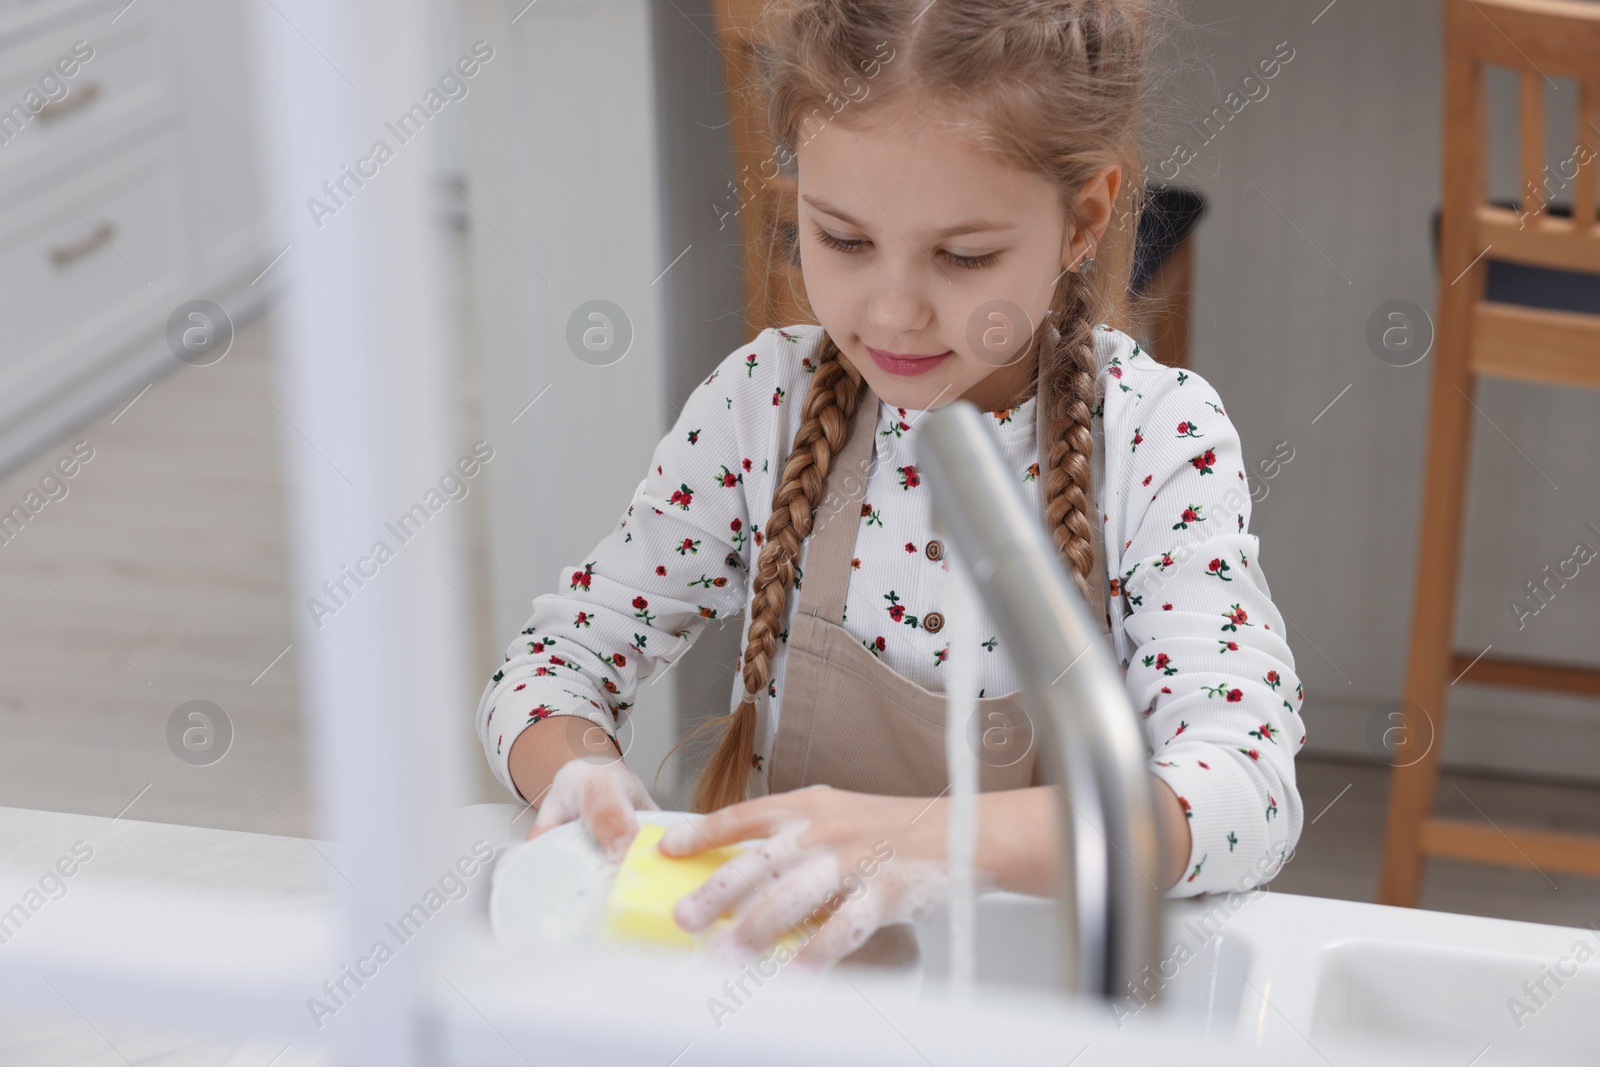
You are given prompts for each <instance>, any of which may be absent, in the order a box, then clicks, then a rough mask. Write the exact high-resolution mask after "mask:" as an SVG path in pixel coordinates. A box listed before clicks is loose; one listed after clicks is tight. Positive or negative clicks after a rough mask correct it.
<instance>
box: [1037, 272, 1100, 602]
mask: <svg viewBox="0 0 1600 1067" xmlns="http://www.w3.org/2000/svg"><path fill="white" fill-rule="evenodd" d="M1065 285H1066V298H1065V300H1064V304H1065V307H1064V308H1063V313H1062V315H1061V316H1060V319H1061V322H1062V326H1063V330H1062V332H1061V333H1060V335H1059V338H1060V339H1059V343H1058V345H1057V346H1056V351H1055V352H1054V354H1053V358H1052V359H1050V360H1048V361H1046V363H1045V364H1044V368H1043V370H1044V371H1045V373H1043V374H1041V378H1042V379H1044V380H1045V381H1047V382H1048V383H1049V384H1050V385H1051V386H1054V388H1048V389H1047V390H1046V395H1044V396H1041V397H1040V400H1039V408H1038V411H1037V412H1036V417H1037V418H1039V419H1048V420H1049V421H1048V422H1047V423H1045V426H1046V437H1045V439H1046V441H1047V442H1048V447H1049V450H1050V455H1049V463H1048V471H1049V476H1048V479H1047V480H1046V482H1045V508H1044V516H1045V528H1046V529H1047V530H1049V531H1050V536H1051V537H1052V539H1054V541H1055V545H1056V550H1057V551H1058V552H1060V553H1061V554H1062V555H1063V556H1064V557H1065V558H1066V560H1067V562H1068V563H1069V564H1070V565H1071V567H1072V573H1073V577H1074V578H1075V579H1076V581H1077V584H1078V591H1079V592H1080V593H1081V594H1082V595H1083V598H1084V601H1085V603H1087V604H1089V605H1091V606H1092V605H1093V604H1094V603H1095V598H1094V597H1093V596H1092V595H1091V594H1090V589H1091V586H1090V584H1089V583H1090V582H1092V581H1096V578H1095V571H1096V561H1095V558H1094V556H1095V553H1094V541H1093V536H1094V528H1093V526H1092V525H1091V523H1092V521H1093V520H1092V519H1091V517H1090V514H1091V511H1092V505H1091V502H1090V500H1089V493H1090V491H1091V484H1092V483H1091V481H1090V466H1089V465H1090V463H1091V462H1092V461H1093V459H1094V436H1093V434H1092V433H1091V432H1090V429H1089V426H1090V418H1091V412H1090V404H1091V403H1092V402H1093V401H1094V385H1095V373H1096V369H1097V368H1096V362H1095V348H1094V326H1093V324H1092V322H1091V315H1090V307H1089V293H1088V285H1087V282H1086V280H1085V279H1084V276H1083V274H1082V272H1080V271H1069V272H1068V273H1067V275H1066V280H1065ZM1044 332H1045V333H1046V334H1050V333H1051V332H1052V331H1050V330H1048V329H1047V330H1045V331H1044ZM1040 358H1041V359H1044V353H1042V352H1041V354H1040Z"/></svg>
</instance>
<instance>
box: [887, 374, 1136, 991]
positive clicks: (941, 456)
mask: <svg viewBox="0 0 1600 1067" xmlns="http://www.w3.org/2000/svg"><path fill="white" fill-rule="evenodd" d="M986 423H987V420H986V419H984V417H983V415H982V414H981V413H980V412H979V411H978V409H977V408H976V407H974V406H973V405H972V404H970V403H968V402H967V401H964V400H958V401H954V402H952V403H950V404H947V405H945V406H944V407H942V408H938V409H936V410H933V411H930V412H928V413H927V414H926V415H924V416H923V422H922V426H921V429H920V431H919V434H918V442H919V443H918V460H919V461H920V462H921V464H923V465H924V466H925V467H926V468H927V472H928V485H929V490H930V492H931V493H932V494H933V496H932V503H933V521H934V524H935V527H936V528H937V529H938V530H939V532H940V533H941V535H946V534H947V535H948V537H949V538H950V539H951V540H953V541H954V543H955V546H956V550H957V551H956V555H957V557H958V565H960V566H963V567H966V568H967V570H968V573H969V574H970V575H971V578H972V583H973V586H974V588H976V590H977V592H978V596H979V597H980V598H982V601H983V603H984V606H985V608H986V610H987V611H988V613H989V615H990V616H991V617H992V618H993V619H994V623H995V625H996V627H998V628H999V631H1000V636H1001V641H1002V647H1003V648H1004V649H1005V650H1006V652H1007V654H1008V655H1009V656H1010V657H1011V663H1012V665H1013V666H1015V667H1016V669H1017V673H1018V674H1020V675H1021V676H1022V680H1023V693H1022V697H1023V700H1022V703H1023V706H1024V708H1025V710H1026V712H1027V714H1028V715H1029V717H1030V718H1032V719H1033V723H1034V726H1035V729H1034V731H1033V736H1034V738H1036V739H1037V741H1038V744H1039V746H1040V749H1039V752H1038V755H1037V757H1036V758H1038V759H1040V760H1042V761H1043V763H1042V765H1041V768H1040V769H1041V772H1042V774H1041V776H1040V778H1041V780H1042V781H1045V782H1049V783H1051V784H1053V785H1055V786H1056V792H1057V794H1058V795H1059V796H1060V798H1061V804H1060V812H1061V818H1060V826H1061V834H1062V842H1061V866H1060V884H1061V906H1062V923H1061V984H1062V989H1063V990H1064V991H1065V992H1067V993H1069V994H1074V995H1079V996H1088V997H1099V998H1103V999H1106V1000H1110V999H1112V998H1114V997H1119V996H1122V995H1124V994H1125V993H1126V990H1127V988H1128V986H1129V983H1134V985H1135V986H1138V985H1140V984H1141V975H1142V974H1143V973H1144V972H1145V971H1146V968H1149V969H1151V970H1154V969H1155V968H1156V967H1157V965H1158V962H1159V944H1160V937H1161V918H1162V913H1161V891H1160V890H1159V889H1158V888H1157V887H1156V883H1155V880H1156V879H1157V878H1158V877H1159V872H1160V869H1161V867H1160V862H1159V856H1160V847H1159V834H1160V828H1159V826H1158V825H1157V822H1156V807H1155V800H1156V795H1155V790H1154V783H1153V782H1152V781H1151V774H1150V771H1149V769H1148V768H1147V767H1146V765H1145V759H1146V749H1145V739H1144V733H1143V730H1142V729H1141V728H1140V725H1139V718H1138V715H1137V714H1136V713H1135V711H1134V709H1133V704H1132V702H1131V701H1130V700H1129V699H1128V692H1127V689H1126V688H1125V686H1124V684H1123V680H1122V675H1121V672H1120V671H1119V670H1118V668H1117V664H1116V661H1115V658H1114V656H1113V655H1112V653H1111V650H1110V649H1108V648H1107V646H1106V644H1105V642H1104V641H1103V640H1102V639H1101V633H1100V630H1099V629H1098V628H1097V627H1095V626H1094V625H1093V624H1092V623H1091V621H1090V616H1089V612H1088V610H1087V609H1086V608H1085V606H1084V603H1083V598H1082V597H1081V596H1079V594H1078V591H1077V588H1076V587H1075V586H1074V585H1073V584H1072V583H1071V582H1070V580H1069V578H1068V576H1067V572H1066V568H1065V566H1064V564H1063V562H1062V560H1061V557H1060V555H1059V554H1058V553H1057V551H1056V549H1055V546H1054V544H1053V543H1052V541H1051V540H1050V538H1049V536H1048V535H1047V533H1046V532H1045V530H1044V527H1043V524H1042V523H1041V522H1040V520H1039V517H1038V515H1037V514H1035V513H1034V511H1033V509H1032V508H1030V507H1029V506H1028V504H1027V503H1026V501H1025V500H1024V498H1023V496H1022V494H1021V492H1020V491H1019V490H1018V489H1017V487H1016V485H1015V481H1014V478H1015V475H1014V474H1013V473H1012V472H1011V471H1010V469H1009V468H1008V467H1007V465H1006V463H1005V461H1004V460H1003V458H1002V456H1001V454H1000V450H999V446H998V445H997V444H996V443H995V440H994V438H993V437H992V436H991V434H990V432H989V429H988V427H987V425H986Z"/></svg>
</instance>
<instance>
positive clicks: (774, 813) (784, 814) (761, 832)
mask: <svg viewBox="0 0 1600 1067" xmlns="http://www.w3.org/2000/svg"><path fill="white" fill-rule="evenodd" d="M774 800H775V798H773V797H757V798H756V799H754V800H745V801H741V802H740V803H738V804H730V805H728V806H727V807H725V808H720V809H718V810H717V811H714V812H712V813H711V814H710V815H707V816H706V817H705V818H704V819H701V820H698V821H685V822H683V823H680V824H678V825H676V826H672V827H669V828H668V829H667V832H666V833H664V834H662V835H661V845H660V848H661V851H662V852H664V853H666V854H667V855H668V856H692V855H694V854H695V853H697V852H703V851H705V850H706V849H708V848H711V847H712V846H714V845H731V844H733V843H734V842H736V841H748V840H750V839H751V838H756V837H769V836H771V835H772V833H773V832H774V831H775V830H776V828H777V826H778V823H779V822H780V821H781V820H784V819H788V818H792V817H793V815H794V813H793V812H792V811H790V810H789V809H787V808H786V807H784V806H783V805H782V803H781V802H778V803H775V802H774Z"/></svg>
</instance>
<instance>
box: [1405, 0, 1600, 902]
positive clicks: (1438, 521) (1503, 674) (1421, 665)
mask: <svg viewBox="0 0 1600 1067" xmlns="http://www.w3.org/2000/svg"><path fill="white" fill-rule="evenodd" d="M1444 51H1445V82H1444V190H1443V206H1442V209H1441V213H1440V227H1439V229H1440V233H1439V292H1438V305H1437V315H1436V317H1437V320H1438V321H1437V323H1436V324H1435V331H1436V335H1435V343H1434V349H1433V360H1434V363H1433V387H1432V398H1431V400H1430V407H1429V415H1428V419H1429V421H1428V451H1427V461H1426V463H1427V465H1426V468H1425V470H1424V472H1423V483H1424V485H1423V508H1422V530H1421V539H1420V549H1419V552H1418V554H1417V580H1416V594H1415V598H1414V600H1413V607H1412V620H1411V646H1410V657H1409V662H1408V666H1407V671H1406V683H1405V699H1406V701H1407V705H1406V706H1407V708H1408V710H1407V712H1406V714H1405V715H1404V716H1403V723H1402V740H1401V743H1400V745H1399V747H1398V748H1397V750H1396V752H1395V758H1394V763H1395V769H1394V771H1393V772H1392V785H1391V788H1390V796H1389V820H1388V832H1387V839H1386V841H1385V845H1384V857H1383V872H1382V876H1381V879H1380V885H1379V890H1378V900H1379V902H1380V903H1383V904H1397V905H1406V906H1412V905H1415V904H1416V902H1417V895H1418V890H1419V887H1420V882H1421V879H1422V873H1423V861H1424V860H1425V859H1426V858H1427V857H1429V856H1446V857H1450V858H1452V859H1457V860H1468V861H1472V862H1477V863H1489V864H1498V865H1502V866H1510V867H1535V868H1539V869H1548V870H1559V871H1565V872H1568V873H1575V874H1586V875H1590V876H1600V837H1594V836H1589V835H1582V834H1571V833H1556V832H1550V831H1544V830H1533V829H1525V828H1515V827H1504V826H1502V827H1496V826H1494V825H1491V824H1489V823H1487V822H1483V823H1480V822H1476V821H1470V820H1460V819H1445V818H1440V817H1438V816H1435V815H1433V814H1432V810H1433V800H1434V792H1435V789H1436V787H1437V785H1438V779H1439V751H1440V748H1441V742H1442V736H1443V726H1444V712H1445V704H1446V697H1447V694H1448V692H1449V687H1450V685H1451V683H1452V680H1458V681H1461V682H1467V683H1478V684H1485V685H1496V686H1510V687H1520V688H1529V689H1543V690H1550V691H1556V692H1563V693H1578V694H1585V695H1589V696H1596V697H1600V670H1595V669H1593V668H1586V667H1579V666H1576V665H1572V664H1562V663H1552V662H1543V661H1535V660H1523V659H1508V658H1500V657H1490V656H1484V657H1482V658H1481V659H1477V660H1476V661H1474V659H1473V657H1472V656H1471V655H1470V654H1466V653H1462V652H1458V651H1456V650H1455V649H1454V648H1453V641H1454V635H1453V620H1454V618H1455V602H1456V581H1457V572H1458V569H1459V564H1460V549H1461V527H1462V518H1463V512H1464V504H1465V499H1466V491H1467V459H1468V456H1469V455H1470V453H1471V443H1472V436H1471V435H1472V429H1473V415H1474V413H1473V409H1472V405H1471V400H1472V397H1473V394H1474V392H1475V387H1476V384H1477V381H1478V379H1479V378H1480V377H1490V378H1508V379H1514V380H1518V381H1523V382H1531V383H1536V384H1539V385H1554V386H1588V387H1589V388H1600V315H1596V314H1585V313H1580V312H1575V311H1558V310H1551V309H1548V308H1534V307H1528V306H1520V305H1516V304H1509V303H1504V302H1500V301H1496V300H1493V299H1490V298H1489V296H1490V295H1492V294H1488V293H1486V291H1485V282H1486V278H1487V277H1488V274H1489V261H1490V260H1491V259H1494V260H1501V261H1508V262H1511V263H1516V264H1523V265H1526V266H1528V267H1534V268H1550V269H1557V270H1563V271H1589V272H1600V228H1597V227H1596V225H1595V214H1596V209H1595V193H1596V181H1595V174H1596V170H1597V169H1600V160H1596V159H1595V158H1594V157H1595V153H1596V152H1597V151H1600V4H1594V3H1590V2H1585V0H1444ZM1486 64H1493V65H1495V66H1500V67H1509V68H1512V69H1514V70H1516V71H1518V73H1519V76H1520V79H1521V82H1520V84H1521V92H1520V120H1519V122H1520V127H1521V129H1520V158H1521V171H1520V178H1521V181H1520V188H1521V190H1522V194H1521V196H1522V202H1521V211H1520V212H1519V211H1516V210H1511V209H1508V208H1506V207H1504V206H1500V205H1497V204H1491V203H1489V202H1488V201H1487V198H1486V197H1487V191H1486V163H1485V156H1486V155H1487V140H1488V138H1487V125H1486V121H1485V93H1484V66H1485V65H1486ZM1554 77H1566V78H1572V79H1574V80H1576V82H1577V83H1578V86H1579V108H1578V122H1577V134H1576V136H1577V145H1578V146H1579V147H1580V148H1581V147H1583V146H1587V147H1588V152H1587V153H1582V154H1579V153H1575V160H1576V161H1580V162H1581V161H1582V160H1583V159H1584V158H1587V160H1588V161H1587V163H1586V164H1585V165H1582V166H1581V167H1580V168H1579V170H1578V172H1577V174H1576V176H1575V177H1572V178H1571V182H1570V185H1569V186H1568V189H1570V192H1571V206H1570V210H1569V211H1567V212H1565V213H1561V214H1558V213H1557V212H1554V211H1551V210H1549V209H1548V205H1547V204H1545V202H1544V199H1543V198H1544V197H1545V196H1547V195H1549V192H1548V190H1549V189H1550V187H1551V186H1554V185H1556V184H1557V182H1552V183H1551V185H1550V186H1547V184H1546V181H1545V178H1546V171H1545V128H1544V95H1543V94H1544V86H1545V84H1546V79H1547V78H1554ZM1568 177H1569V176H1568V175H1562V176H1560V179H1559V180H1561V181H1565V180H1568ZM1411 708H1415V709H1417V711H1418V712H1420V714H1413V713H1412V712H1411V711H1410V710H1409V709H1411ZM1424 746H1425V748H1426V751H1425V754H1423V753H1420V752H1419V751H1418V750H1419V749H1422V748H1423V747H1424Z"/></svg>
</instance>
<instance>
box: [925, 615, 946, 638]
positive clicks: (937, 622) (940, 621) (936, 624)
mask: <svg viewBox="0 0 1600 1067" xmlns="http://www.w3.org/2000/svg"><path fill="white" fill-rule="evenodd" d="M922 628H923V629H924V630H926V631H928V632H929V633H930V634H936V633H938V632H939V631H940V630H942V629H944V616H943V615H940V614H939V613H938V612H937V611H930V612H928V613H927V614H926V615H924V616H923V617H922Z"/></svg>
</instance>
